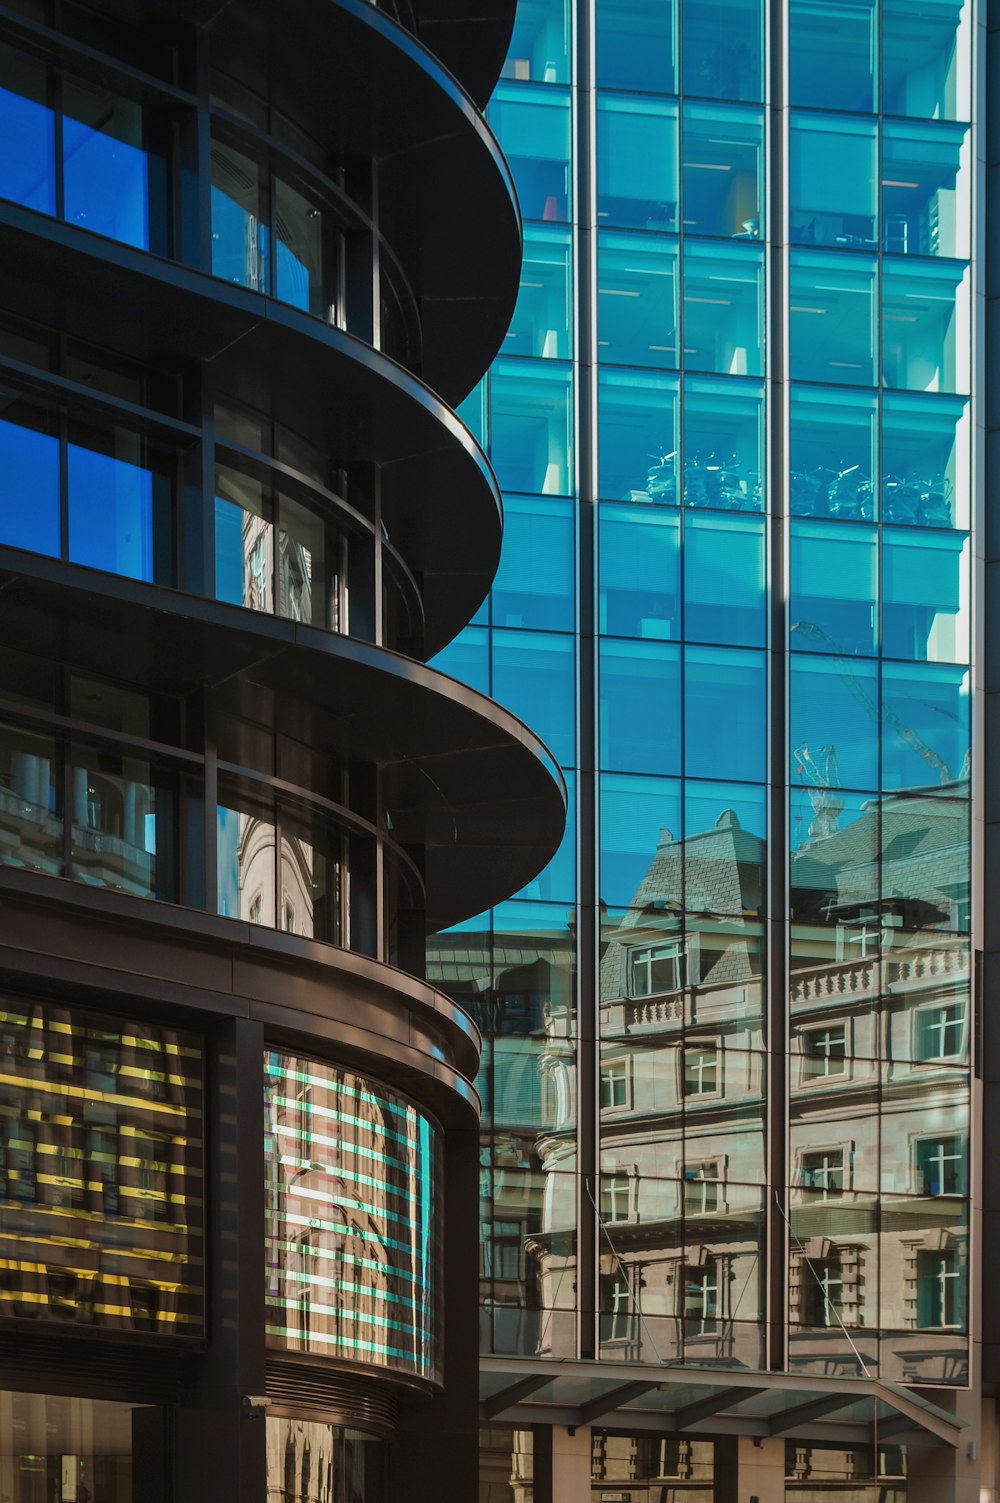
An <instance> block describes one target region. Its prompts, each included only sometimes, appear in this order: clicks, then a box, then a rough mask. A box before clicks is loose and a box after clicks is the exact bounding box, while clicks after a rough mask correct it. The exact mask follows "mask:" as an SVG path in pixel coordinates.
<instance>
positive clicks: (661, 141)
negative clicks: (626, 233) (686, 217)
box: [597, 94, 677, 230]
mask: <svg viewBox="0 0 1000 1503" xmlns="http://www.w3.org/2000/svg"><path fill="white" fill-rule="evenodd" d="M597 220H598V223H599V224H600V225H602V226H603V227H604V228H608V227H613V226H619V227H621V228H622V229H635V230H676V228H677V106H676V104H669V103H667V102H665V101H663V100H654V99H638V98H629V97H619V96H616V95H613V94H599V95H598V97H597Z"/></svg>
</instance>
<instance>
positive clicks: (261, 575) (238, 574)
mask: <svg viewBox="0 0 1000 1503" xmlns="http://www.w3.org/2000/svg"><path fill="white" fill-rule="evenodd" d="M215 595H216V599H218V600H228V601H229V602H230V604H231V605H242V606H246V607H247V609H249V610H254V611H273V610H274V524H273V522H272V521H271V502H270V497H269V496H268V494H267V492H266V490H265V487H264V485H263V484H262V482H261V481H259V480H255V479H253V477H252V476H250V475H244V474H242V473H241V472H240V471H238V470H231V469H229V468H228V467H227V466H224V465H219V466H217V468H216V476H215Z"/></svg>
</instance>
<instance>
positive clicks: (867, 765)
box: [789, 638, 879, 788]
mask: <svg viewBox="0 0 1000 1503" xmlns="http://www.w3.org/2000/svg"><path fill="white" fill-rule="evenodd" d="M793 641H794V638H793ZM789 680H790V687H789V701H790V704H789V715H790V722H789V723H790V733H791V734H790V739H789V754H790V758H791V772H790V777H791V780H792V782H793V783H798V782H799V781H800V777H801V774H800V771H799V769H800V768H801V767H802V766H803V765H808V764H807V763H805V764H804V761H803V757H802V752H803V751H805V752H806V753H808V755H809V756H810V757H812V758H813V759H814V760H815V761H817V762H818V761H819V760H820V758H821V757H824V758H825V757H827V756H828V754H832V757H834V758H835V759H836V765H837V767H838V768H839V774H838V775H837V778H836V782H839V783H842V784H843V786H844V787H845V788H877V787H878V771H879V768H878V722H879V713H878V677H877V667H876V665H875V664H874V663H872V662H866V661H864V660H863V659H858V658H846V657H833V656H831V657H825V658H821V657H811V656H810V657H807V656H806V655H805V654H804V653H803V654H802V655H801V656H800V655H799V654H796V655H795V656H794V657H793V658H792V661H791V666H790V669H789Z"/></svg>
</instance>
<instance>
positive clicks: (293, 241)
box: [273, 181, 335, 318]
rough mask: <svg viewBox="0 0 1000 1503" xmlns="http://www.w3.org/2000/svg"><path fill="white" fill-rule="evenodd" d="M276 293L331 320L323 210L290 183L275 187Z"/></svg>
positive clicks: (283, 298)
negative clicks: (325, 261)
mask: <svg viewBox="0 0 1000 1503" xmlns="http://www.w3.org/2000/svg"><path fill="white" fill-rule="evenodd" d="M273 214H274V293H275V296H276V297H280V298H281V300H282V302H283V303H291V304H292V306H293V307H295V308H301V309H302V310H303V312H305V313H313V314H315V315H316V316H317V317H318V318H329V316H330V312H331V309H332V308H333V307H334V306H335V299H334V292H335V289H334V286H333V281H332V277H330V276H328V275H327V274H326V268H325V267H324V260H325V255H324V243H323V241H324V225H323V214H322V211H321V210H320V209H318V208H316V206H315V205H314V204H312V203H310V201H309V199H307V198H305V197H304V196H303V194H301V193H298V192H296V190H295V189H294V188H292V187H290V186H289V184H288V183H283V182H280V181H276V182H275V183H274V186H273Z"/></svg>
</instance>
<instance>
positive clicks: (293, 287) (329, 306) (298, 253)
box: [272, 180, 386, 348]
mask: <svg viewBox="0 0 1000 1503" xmlns="http://www.w3.org/2000/svg"><path fill="white" fill-rule="evenodd" d="M272 207H273V214H274V294H275V297H279V298H281V301H282V302H283V303H291V304H292V306H293V307H295V308H301V309H302V310H303V311H304V312H305V313H312V314H315V315H316V317H317V318H325V319H330V320H332V318H334V317H335V316H336V311H337V288H336V285H335V282H334V277H333V262H334V259H335V258H334V255H333V254H332V252H333V246H332V245H328V241H329V239H330V233H329V228H330V227H329V225H328V224H325V223H324V215H323V211H322V210H321V209H319V208H317V207H316V205H315V204H313V203H311V202H310V200H309V199H308V198H306V197H305V195H304V194H302V193H299V192H297V191H296V190H295V189H294V188H292V187H291V186H290V185H289V184H288V183H283V182H281V181H280V180H276V181H275V183H274V186H273V206H272ZM385 332H386V331H385V330H383V338H384V336H385ZM383 348H384V345H383Z"/></svg>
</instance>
